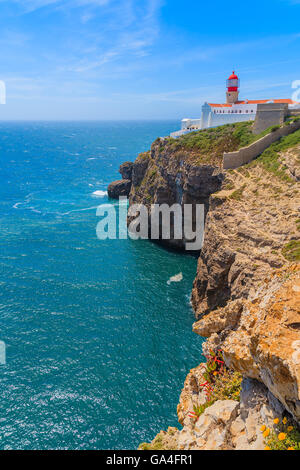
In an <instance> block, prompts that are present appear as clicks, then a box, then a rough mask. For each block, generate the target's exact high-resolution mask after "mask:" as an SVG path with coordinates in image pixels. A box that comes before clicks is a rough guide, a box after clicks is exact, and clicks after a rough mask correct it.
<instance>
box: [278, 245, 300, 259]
mask: <svg viewBox="0 0 300 470" xmlns="http://www.w3.org/2000/svg"><path fill="white" fill-rule="evenodd" d="M282 254H283V256H284V257H285V259H287V260H288V261H291V262H297V261H300V240H292V241H290V242H289V243H287V244H286V245H285V246H284V247H283V249H282Z"/></svg>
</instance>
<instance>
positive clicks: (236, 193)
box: [229, 184, 246, 201]
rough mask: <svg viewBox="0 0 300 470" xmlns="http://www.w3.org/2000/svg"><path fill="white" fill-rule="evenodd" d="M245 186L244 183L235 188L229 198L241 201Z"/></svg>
mask: <svg viewBox="0 0 300 470" xmlns="http://www.w3.org/2000/svg"><path fill="white" fill-rule="evenodd" d="M245 188H246V185H245V184H244V185H243V186H241V187H240V188H239V189H236V190H235V191H234V192H233V193H232V194H231V195H230V196H229V199H233V200H234V201H241V200H242V199H243V193H244V190H245Z"/></svg>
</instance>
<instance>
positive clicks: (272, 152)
mask: <svg viewBox="0 0 300 470" xmlns="http://www.w3.org/2000/svg"><path fill="white" fill-rule="evenodd" d="M299 144H300V129H299V130H298V131H296V132H293V134H290V135H287V136H285V137H282V138H281V139H280V140H279V141H278V142H274V144H272V145H270V147H268V148H267V149H266V150H265V151H264V152H263V153H262V154H261V155H260V156H259V157H258V158H257V159H256V160H253V162H251V163H249V164H248V165H247V167H248V168H249V167H253V166H256V165H257V164H259V165H261V166H262V167H263V168H264V169H265V170H267V171H268V172H270V173H273V174H274V175H275V176H277V177H278V178H279V179H281V180H282V181H285V182H289V183H294V180H293V179H292V178H290V177H289V175H287V174H286V171H285V170H286V167H285V166H284V165H283V164H282V163H281V161H280V159H279V154H280V152H284V151H285V150H288V149H290V148H293V147H296V145H299Z"/></svg>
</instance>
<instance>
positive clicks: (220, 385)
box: [190, 351, 242, 421]
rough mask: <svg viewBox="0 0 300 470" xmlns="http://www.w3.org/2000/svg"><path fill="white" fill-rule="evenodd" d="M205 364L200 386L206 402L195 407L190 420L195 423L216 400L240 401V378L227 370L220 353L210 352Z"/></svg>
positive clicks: (236, 373)
mask: <svg viewBox="0 0 300 470" xmlns="http://www.w3.org/2000/svg"><path fill="white" fill-rule="evenodd" d="M206 359H207V363H206V364H205V366H203V372H202V375H203V377H204V379H205V380H206V382H204V383H203V384H201V387H202V389H203V390H204V391H205V394H206V402H205V403H204V404H202V405H200V406H195V407H194V411H193V412H192V413H190V418H192V419H195V420H196V421H197V420H198V419H199V417H200V416H201V415H202V414H203V413H204V411H205V410H206V409H207V408H208V407H210V406H211V405H213V404H214V403H215V402H216V401H218V400H236V401H239V400H240V393H241V383H242V376H241V374H239V373H238V372H234V371H232V370H229V369H228V368H227V367H226V366H225V363H224V360H223V355H222V352H221V351H218V352H217V353H214V352H213V351H211V352H210V354H209V356H207V358H206Z"/></svg>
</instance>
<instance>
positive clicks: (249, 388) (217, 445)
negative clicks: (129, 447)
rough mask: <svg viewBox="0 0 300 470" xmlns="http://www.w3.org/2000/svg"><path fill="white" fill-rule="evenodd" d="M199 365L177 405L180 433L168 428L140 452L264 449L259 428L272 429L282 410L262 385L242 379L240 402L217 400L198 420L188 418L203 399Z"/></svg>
mask: <svg viewBox="0 0 300 470" xmlns="http://www.w3.org/2000/svg"><path fill="white" fill-rule="evenodd" d="M201 371H202V368H201V366H199V367H197V368H196V369H193V370H191V372H190V373H189V375H188V376H187V379H186V382H185V386H184V389H183V391H182V394H181V397H180V403H179V405H178V416H179V421H180V423H181V424H182V426H183V428H182V430H178V429H176V428H169V430H168V431H167V432H163V431H162V432H161V433H160V434H158V436H156V437H155V439H154V440H153V441H152V443H150V444H142V445H141V446H140V449H141V450H162V449H179V450H263V449H264V448H265V443H264V437H263V434H262V432H261V429H262V426H265V427H266V428H268V429H270V431H271V430H272V429H274V419H275V418H278V419H282V417H283V416H284V407H283V406H282V405H281V403H280V402H279V401H278V400H277V399H276V398H275V397H274V396H273V395H272V394H271V393H270V392H269V390H268V389H267V388H266V387H265V386H264V385H263V384H261V383H259V382H258V381H256V380H253V379H244V380H243V382H242V389H241V394H240V400H239V401H237V400H218V401H216V402H215V403H214V404H213V405H212V406H210V407H208V408H206V410H205V411H204V412H203V414H201V416H200V417H199V419H197V420H195V419H194V418H193V417H191V412H192V411H193V410H194V407H195V406H199V405H201V404H203V403H204V402H205V400H206V398H205V396H204V394H203V389H202V387H201V383H202V382H203V377H202V374H201Z"/></svg>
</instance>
